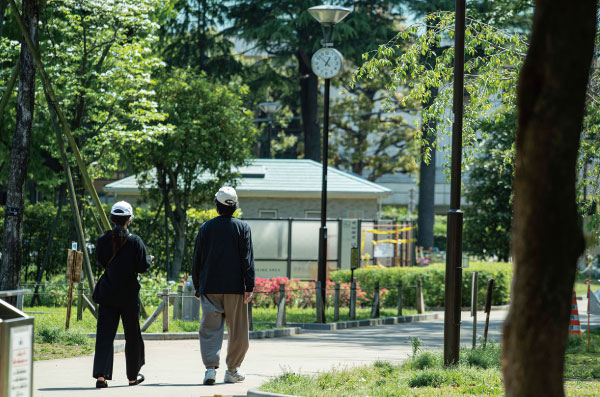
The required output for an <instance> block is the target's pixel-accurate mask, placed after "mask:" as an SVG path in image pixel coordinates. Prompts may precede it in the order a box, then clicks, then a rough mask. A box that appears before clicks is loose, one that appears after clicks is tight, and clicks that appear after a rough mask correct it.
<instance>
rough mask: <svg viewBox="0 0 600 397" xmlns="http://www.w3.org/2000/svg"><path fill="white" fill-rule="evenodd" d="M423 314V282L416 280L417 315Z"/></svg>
mask: <svg viewBox="0 0 600 397" xmlns="http://www.w3.org/2000/svg"><path fill="white" fill-rule="evenodd" d="M423 312H425V302H424V301H423V281H421V279H418V280H417V313H419V314H422V313H423Z"/></svg>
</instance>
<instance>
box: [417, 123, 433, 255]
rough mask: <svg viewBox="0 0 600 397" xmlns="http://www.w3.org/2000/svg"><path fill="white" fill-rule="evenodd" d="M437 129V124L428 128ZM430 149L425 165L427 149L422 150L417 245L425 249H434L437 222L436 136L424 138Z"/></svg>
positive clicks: (429, 135) (431, 135)
mask: <svg viewBox="0 0 600 397" xmlns="http://www.w3.org/2000/svg"><path fill="white" fill-rule="evenodd" d="M428 127H429V128H431V129H435V124H434V125H433V126H432V125H429V126H428ZM424 139H426V141H427V142H428V146H429V148H430V151H429V153H430V155H431V159H430V160H429V164H427V163H425V147H422V148H421V167H420V169H419V204H418V210H419V212H418V216H417V245H418V246H420V247H423V248H425V249H431V248H432V247H433V224H434V220H435V152H436V151H435V135H433V133H432V134H428V135H427V137H424Z"/></svg>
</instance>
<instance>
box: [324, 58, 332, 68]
mask: <svg viewBox="0 0 600 397" xmlns="http://www.w3.org/2000/svg"><path fill="white" fill-rule="evenodd" d="M329 61H331V58H327V62H325V65H323V66H327V64H328V63H329Z"/></svg>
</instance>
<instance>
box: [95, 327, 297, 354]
mask: <svg viewBox="0 0 600 397" xmlns="http://www.w3.org/2000/svg"><path fill="white" fill-rule="evenodd" d="M301 333H302V329H301V328H300V327H292V328H276V329H265V330H261V331H249V332H248V339H266V338H281V337H285V336H292V335H298V334H301ZM86 335H87V336H88V337H90V338H96V334H95V333H89V334H86ZM228 337H229V335H228V333H227V332H225V335H224V337H223V338H224V339H228ZM142 339H144V340H190V339H199V334H198V332H165V333H162V332H142ZM115 340H117V341H120V340H125V336H124V334H123V333H118V334H117V335H116V336H115ZM115 349H116V345H115ZM123 349H125V344H123ZM120 351H122V350H120ZM115 353H117V351H116V350H115Z"/></svg>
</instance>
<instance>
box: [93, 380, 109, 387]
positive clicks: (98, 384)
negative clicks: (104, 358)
mask: <svg viewBox="0 0 600 397" xmlns="http://www.w3.org/2000/svg"><path fill="white" fill-rule="evenodd" d="M107 387H108V382H107V381H106V379H104V380H96V389H105V388H107Z"/></svg>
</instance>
